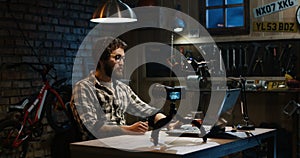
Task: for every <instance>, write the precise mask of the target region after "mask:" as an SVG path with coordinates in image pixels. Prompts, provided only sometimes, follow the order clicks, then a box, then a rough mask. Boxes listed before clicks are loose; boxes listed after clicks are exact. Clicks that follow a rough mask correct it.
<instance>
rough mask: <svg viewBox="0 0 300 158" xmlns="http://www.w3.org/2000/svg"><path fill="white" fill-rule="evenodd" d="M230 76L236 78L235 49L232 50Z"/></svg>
mask: <svg viewBox="0 0 300 158" xmlns="http://www.w3.org/2000/svg"><path fill="white" fill-rule="evenodd" d="M231 73H232V76H237V75H238V72H237V68H236V54H235V48H234V47H233V48H232V68H231Z"/></svg>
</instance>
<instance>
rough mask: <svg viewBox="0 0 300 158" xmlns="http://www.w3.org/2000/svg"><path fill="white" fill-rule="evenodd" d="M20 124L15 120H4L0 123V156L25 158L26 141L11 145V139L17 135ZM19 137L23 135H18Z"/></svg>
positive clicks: (3, 157) (4, 157)
mask: <svg viewBox="0 0 300 158" xmlns="http://www.w3.org/2000/svg"><path fill="white" fill-rule="evenodd" d="M20 127H21V124H20V123H19V122H17V121H15V120H5V121H2V122H1V123H0V157H1V158H25V157H26V153H27V149H28V141H26V140H25V141H24V142H22V144H21V145H20V146H19V147H14V146H13V141H14V140H15V138H16V136H17V135H18V131H19V129H20ZM20 137H21V138H22V137H23V138H24V136H22V135H21V136H20Z"/></svg>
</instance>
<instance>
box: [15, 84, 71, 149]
mask: <svg viewBox="0 0 300 158" xmlns="http://www.w3.org/2000/svg"><path fill="white" fill-rule="evenodd" d="M43 82H44V85H43V87H42V88H41V90H40V92H39V94H38V96H37V98H36V99H35V100H34V102H33V103H32V104H31V105H30V106H29V107H28V108H27V109H25V111H24V119H23V121H22V123H21V127H20V129H19V131H18V135H17V136H16V138H15V140H14V141H13V144H12V146H13V147H19V146H20V145H21V144H22V143H23V142H24V141H25V140H26V139H27V138H28V137H29V136H30V135H31V133H32V131H30V130H29V131H23V130H24V127H25V126H26V124H27V123H28V124H29V126H32V125H34V124H35V123H37V122H39V121H40V120H41V115H42V112H43V108H45V100H46V97H47V94H48V93H49V91H50V93H53V94H54V95H55V97H56V98H57V99H58V101H59V103H60V105H61V106H62V108H64V109H66V106H65V104H64V102H63V100H62V98H61V97H60V95H59V94H58V92H57V91H56V90H55V89H53V88H52V87H51V86H50V84H49V81H48V80H44V81H43ZM55 106H57V104H56V105H55ZM35 107H37V109H36V111H35V114H34V118H30V117H29V114H30V113H31V112H32V110H33V109H34V108H35ZM55 108H57V107H55ZM11 134H12V133H11ZM11 134H10V135H11ZM22 134H24V135H25V137H23V138H21V139H19V138H20V136H21V135H22Z"/></svg>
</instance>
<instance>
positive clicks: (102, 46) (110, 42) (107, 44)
mask: <svg viewBox="0 0 300 158" xmlns="http://www.w3.org/2000/svg"><path fill="white" fill-rule="evenodd" d="M118 48H122V49H124V50H125V49H126V48H127V44H126V43H125V42H124V41H122V40H121V39H119V38H113V37H103V38H99V39H98V40H97V41H96V43H95V44H94V46H93V56H94V57H97V56H98V57H99V54H100V53H101V52H102V54H101V56H100V57H99V58H94V62H95V63H96V65H97V69H99V68H100V64H99V61H100V60H101V61H105V60H108V59H109V57H110V54H111V53H112V52H113V51H114V50H116V49H118Z"/></svg>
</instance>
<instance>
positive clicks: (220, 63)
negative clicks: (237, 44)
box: [219, 47, 224, 74]
mask: <svg viewBox="0 0 300 158" xmlns="http://www.w3.org/2000/svg"><path fill="white" fill-rule="evenodd" d="M223 61H224V60H223V57H222V48H221V47H220V48H219V66H220V74H224V67H223Z"/></svg>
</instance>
